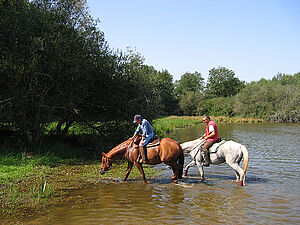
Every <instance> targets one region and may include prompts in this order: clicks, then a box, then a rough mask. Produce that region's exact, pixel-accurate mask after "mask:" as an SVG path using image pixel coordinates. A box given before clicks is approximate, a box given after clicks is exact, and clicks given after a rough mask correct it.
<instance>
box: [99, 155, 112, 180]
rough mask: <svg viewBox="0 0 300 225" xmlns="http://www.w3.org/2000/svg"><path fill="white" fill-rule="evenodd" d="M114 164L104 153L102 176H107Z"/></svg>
mask: <svg viewBox="0 0 300 225" xmlns="http://www.w3.org/2000/svg"><path fill="white" fill-rule="evenodd" d="M111 164H112V160H111V159H110V158H109V157H107V156H106V154H105V153H104V152H103V153H102V163H101V167H100V174H101V175H103V174H105V171H107V170H109V169H110V167H111Z"/></svg>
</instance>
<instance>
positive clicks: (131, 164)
mask: <svg viewBox="0 0 300 225" xmlns="http://www.w3.org/2000/svg"><path fill="white" fill-rule="evenodd" d="M132 166H133V163H132V162H130V161H128V166H127V171H126V175H125V179H124V181H127V178H128V176H129V174H130V172H131V169H132Z"/></svg>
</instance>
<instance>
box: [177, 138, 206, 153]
mask: <svg viewBox="0 0 300 225" xmlns="http://www.w3.org/2000/svg"><path fill="white" fill-rule="evenodd" d="M204 141H205V140H204V139H202V140H200V139H198V138H197V139H196V140H193V141H188V142H184V143H182V144H181V148H182V150H183V151H184V152H186V153H190V152H191V151H193V150H198V149H199V148H200V145H201V144H202V142H204Z"/></svg>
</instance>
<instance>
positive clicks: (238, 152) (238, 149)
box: [181, 139, 249, 186]
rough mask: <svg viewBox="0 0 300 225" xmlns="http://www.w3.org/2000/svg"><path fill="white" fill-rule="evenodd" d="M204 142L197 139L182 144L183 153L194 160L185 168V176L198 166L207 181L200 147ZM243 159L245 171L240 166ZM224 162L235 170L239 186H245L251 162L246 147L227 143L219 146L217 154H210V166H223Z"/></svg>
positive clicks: (201, 176)
mask: <svg viewBox="0 0 300 225" xmlns="http://www.w3.org/2000/svg"><path fill="white" fill-rule="evenodd" d="M204 142H205V140H204V139H202V140H200V139H196V140H193V141H189V142H185V143H183V144H181V147H182V149H183V151H184V152H186V153H189V154H190V155H191V156H192V159H193V160H192V161H191V162H190V163H189V164H188V165H187V166H186V167H185V170H184V175H187V172H188V169H189V168H190V167H191V166H194V165H195V164H196V165H197V166H198V169H199V172H200V178H201V179H202V180H205V179H204V171H203V156H202V154H201V150H200V146H202V145H203V144H204ZM217 144H218V143H217ZM213 147H214V146H212V147H211V148H213ZM242 158H243V169H242V168H241V167H240V166H239V163H240V162H241V160H242ZM223 162H226V163H227V164H228V165H229V166H231V167H232V168H233V169H234V171H235V174H236V181H237V182H239V185H240V186H243V185H245V177H246V170H247V167H248V162H249V154H248V150H247V148H246V147H245V146H244V145H241V144H239V143H236V142H234V141H226V142H225V143H224V144H222V145H220V146H219V149H218V150H217V152H216V153H210V164H221V163H223Z"/></svg>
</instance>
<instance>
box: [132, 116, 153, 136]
mask: <svg viewBox="0 0 300 225" xmlns="http://www.w3.org/2000/svg"><path fill="white" fill-rule="evenodd" d="M140 131H141V132H142V136H144V137H147V136H149V135H151V134H153V129H152V126H151V124H150V123H149V122H148V120H146V119H142V122H141V123H140V124H139V125H138V127H137V128H136V131H135V132H134V134H137V133H139V132H140Z"/></svg>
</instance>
